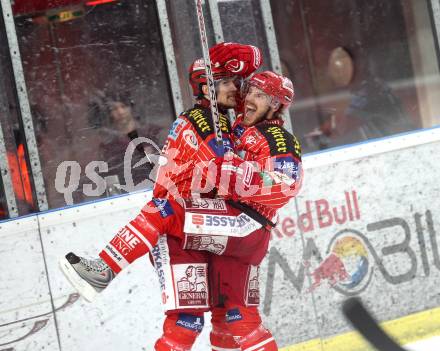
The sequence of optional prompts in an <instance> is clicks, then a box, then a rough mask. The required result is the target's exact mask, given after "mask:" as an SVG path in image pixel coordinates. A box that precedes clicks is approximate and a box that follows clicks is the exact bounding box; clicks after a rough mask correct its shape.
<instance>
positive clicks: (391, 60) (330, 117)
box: [271, 0, 440, 151]
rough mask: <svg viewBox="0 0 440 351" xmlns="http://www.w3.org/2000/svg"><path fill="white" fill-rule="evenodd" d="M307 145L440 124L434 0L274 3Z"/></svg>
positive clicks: (297, 120)
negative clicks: (431, 11)
mask: <svg viewBox="0 0 440 351" xmlns="http://www.w3.org/2000/svg"><path fill="white" fill-rule="evenodd" d="M271 6H272V11H273V16H274V23H275V29H276V33H277V40H278V45H279V49H280V56H281V60H282V63H283V68H284V71H285V73H286V74H287V75H289V76H290V77H292V79H293V81H294V85H295V92H296V103H295V104H294V106H293V107H292V109H291V112H292V116H293V120H292V123H293V126H294V131H295V132H296V133H297V134H298V136H299V137H300V138H301V140H302V144H303V148H304V150H305V151H314V150H319V149H326V148H329V147H334V146H340V145H346V144H350V143H355V142H359V141H363V140H369V139H373V138H379V137H385V136H390V135H394V134H396V133H401V132H406V131H411V130H415V129H418V128H429V127H432V126H435V125H438V124H439V122H440V104H439V101H438V99H436V98H435V96H439V93H440V82H439V75H438V73H439V68H438V58H437V54H436V51H435V41H434V36H433V24H432V23H431V19H430V15H429V11H430V9H429V3H428V2H427V1H417V0H411V1H400V0H390V1H382V0H375V1H360V0H359V1H358V0H355V1H325V2H322V1H319V0H308V1H305V0H300V1H293V0H292V1H290V0H289V1H282V2H281V1H275V0H272V1H271Z"/></svg>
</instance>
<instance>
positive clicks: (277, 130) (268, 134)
mask: <svg viewBox="0 0 440 351" xmlns="http://www.w3.org/2000/svg"><path fill="white" fill-rule="evenodd" d="M256 128H257V129H258V130H259V131H260V132H261V134H262V135H263V136H264V137H265V139H266V141H267V142H268V144H269V148H270V154H271V155H272V156H276V155H280V154H287V153H291V154H293V155H294V156H295V157H297V158H298V159H300V158H301V146H300V144H299V142H298V140H297V139H296V138H295V137H294V136H293V135H292V134H290V133H289V132H288V131H287V130H285V129H284V128H282V127H279V126H273V125H267V124H263V125H259V126H256Z"/></svg>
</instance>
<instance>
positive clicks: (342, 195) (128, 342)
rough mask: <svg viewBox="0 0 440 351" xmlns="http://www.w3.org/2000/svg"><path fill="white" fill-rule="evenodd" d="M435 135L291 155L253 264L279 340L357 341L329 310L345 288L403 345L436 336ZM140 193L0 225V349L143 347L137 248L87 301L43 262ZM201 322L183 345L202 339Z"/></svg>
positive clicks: (149, 330)
mask: <svg viewBox="0 0 440 351" xmlns="http://www.w3.org/2000/svg"><path fill="white" fill-rule="evenodd" d="M438 134H439V130H438V129H434V130H427V131H423V132H420V133H413V134H410V135H405V136H399V137H395V138H389V139H385V140H382V141H380V142H373V143H367V144H362V145H357V146H353V147H350V148H343V149H340V150H335V151H331V152H324V153H321V154H316V155H310V156H306V157H305V158H304V168H305V175H306V177H305V182H304V186H303V190H302V191H301V193H300V194H299V196H298V197H297V199H296V201H293V202H292V203H290V204H289V206H287V207H286V208H284V209H283V210H282V211H281V213H280V219H279V224H278V226H277V228H276V229H275V230H273V232H272V240H271V245H270V250H269V252H268V254H267V256H266V258H265V261H264V263H263V265H262V267H261V269H260V291H261V311H262V315H263V318H264V320H265V323H266V324H267V326H268V327H270V328H271V329H272V331H273V332H274V335H275V337H276V339H277V341H278V343H279V345H280V346H282V347H284V348H285V349H286V350H295V351H296V350H302V351H306V350H326V351H327V350H328V351H334V350H347V351H354V350H368V346H366V344H364V343H363V342H362V341H360V339H358V338H357V337H356V335H355V334H354V333H352V332H351V328H350V327H349V326H348V325H347V324H346V322H345V321H344V320H343V317H342V315H341V313H340V311H339V306H340V303H341V302H342V301H343V300H344V299H345V298H346V297H348V296H353V295H359V296H360V297H361V298H362V299H363V300H364V301H365V302H366V303H367V305H368V306H369V307H370V308H371V310H372V311H373V313H374V314H375V316H376V317H377V318H378V319H379V320H380V321H384V322H386V323H385V325H386V328H387V329H388V330H389V331H390V332H391V333H393V334H394V335H395V336H396V337H398V338H399V339H400V340H401V341H403V342H405V343H407V342H414V341H416V340H419V339H423V338H426V337H431V336H433V335H439V334H440V311H439V308H438V307H439V306H440V294H439V290H438V282H439V281H440V251H439V245H440V235H439V233H440V219H439V218H440V196H439V195H440V182H439V178H438V177H439V174H440V142H439V141H438V140H440V138H439V136H438ZM436 140H437V141H436ZM149 197H151V193H150V192H144V193H137V194H132V195H129V196H122V197H118V198H112V199H108V200H104V201H101V202H95V203H92V204H86V205H82V206H76V207H72V208H67V209H63V210H57V211H52V212H47V213H41V214H39V215H34V216H29V217H26V218H21V219H19V220H13V221H7V222H2V223H0V240H1V246H0V251H1V252H0V266H1V267H2V273H1V275H0V351H6V350H7V351H13V350H15V351H21V350H43V349H44V350H49V351H51V350H75V349H78V350H84V351H89V350H90V351H92V350H96V349H98V348H100V349H105V350H109V351H116V350H129V351H131V350H142V349H145V350H151V349H152V347H153V344H154V341H155V340H156V339H157V337H158V336H159V335H160V334H161V319H162V309H161V307H160V305H159V301H160V292H159V285H158V282H157V279H156V276H155V272H154V270H153V268H152V267H151V264H150V263H149V261H148V260H147V259H146V258H142V259H140V260H138V261H136V262H135V264H134V265H133V266H132V267H131V268H130V269H129V270H128V271H126V272H123V273H122V274H121V275H120V276H119V277H118V278H117V281H115V282H114V283H113V284H112V285H113V286H112V287H111V289H109V290H108V291H106V292H104V293H103V294H102V295H101V296H100V297H99V298H98V300H97V301H96V302H95V303H94V304H87V303H85V302H84V301H83V300H82V299H78V296H77V295H76V294H75V293H74V291H73V290H72V289H71V288H70V286H69V285H68V284H67V282H66V281H65V279H64V277H63V276H62V274H61V272H60V271H59V269H58V266H57V260H58V258H59V257H61V256H62V255H63V254H64V253H66V252H68V251H70V250H71V251H77V252H81V253H84V254H85V255H88V256H94V255H95V254H96V252H97V251H98V250H99V249H100V248H101V247H102V245H103V244H104V243H105V242H106V241H107V240H108V239H109V238H110V237H111V236H112V234H113V233H114V232H115V231H116V230H117V229H118V228H119V227H120V226H122V225H123V224H124V223H125V222H126V221H128V220H129V219H131V218H132V217H133V216H134V215H135V214H136V213H137V212H138V211H139V209H140V208H141V207H142V205H143V204H144V203H145V202H146V201H147V200H148V199H149ZM205 325H206V326H208V328H207V329H209V322H207V321H205ZM207 334H208V333H207V331H205V332H204V333H203V335H202V337H201V338H200V340H198V343H197V346H196V347H195V348H194V349H195V350H198V351H201V350H208V349H209V346H208V338H207V337H208V335H207Z"/></svg>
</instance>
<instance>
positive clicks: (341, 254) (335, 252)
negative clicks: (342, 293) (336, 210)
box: [305, 233, 372, 292]
mask: <svg viewBox="0 0 440 351" xmlns="http://www.w3.org/2000/svg"><path fill="white" fill-rule="evenodd" d="M335 239H336V240H334V241H333V243H332V244H331V245H330V254H329V255H328V256H327V257H325V258H324V260H323V261H322V262H321V263H320V264H319V265H318V267H316V268H315V269H314V270H313V271H312V272H311V273H310V275H311V277H312V284H311V286H310V289H309V291H313V290H315V289H316V288H317V287H318V286H320V285H321V283H322V282H324V281H327V282H328V284H329V285H330V287H335V286H336V287H340V288H343V289H345V290H352V291H353V292H354V291H355V290H358V291H359V290H360V289H363V288H364V287H365V286H366V285H365V284H363V282H364V281H368V280H369V279H366V277H367V275H368V274H370V275H371V273H372V272H371V269H369V252H368V250H367V248H366V247H365V244H364V243H363V242H362V239H361V238H359V237H357V236H356V235H355V234H354V233H353V234H344V235H342V236H339V237H336V238H335ZM305 265H306V266H309V263H306V264H305Z"/></svg>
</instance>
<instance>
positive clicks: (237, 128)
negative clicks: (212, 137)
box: [234, 124, 246, 138]
mask: <svg viewBox="0 0 440 351" xmlns="http://www.w3.org/2000/svg"><path fill="white" fill-rule="evenodd" d="M245 130H246V128H245V127H243V126H242V125H241V124H238V125H237V126H235V128H234V135H235V136H236V137H237V138H241V136H242V135H243V133H244V131H245Z"/></svg>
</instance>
